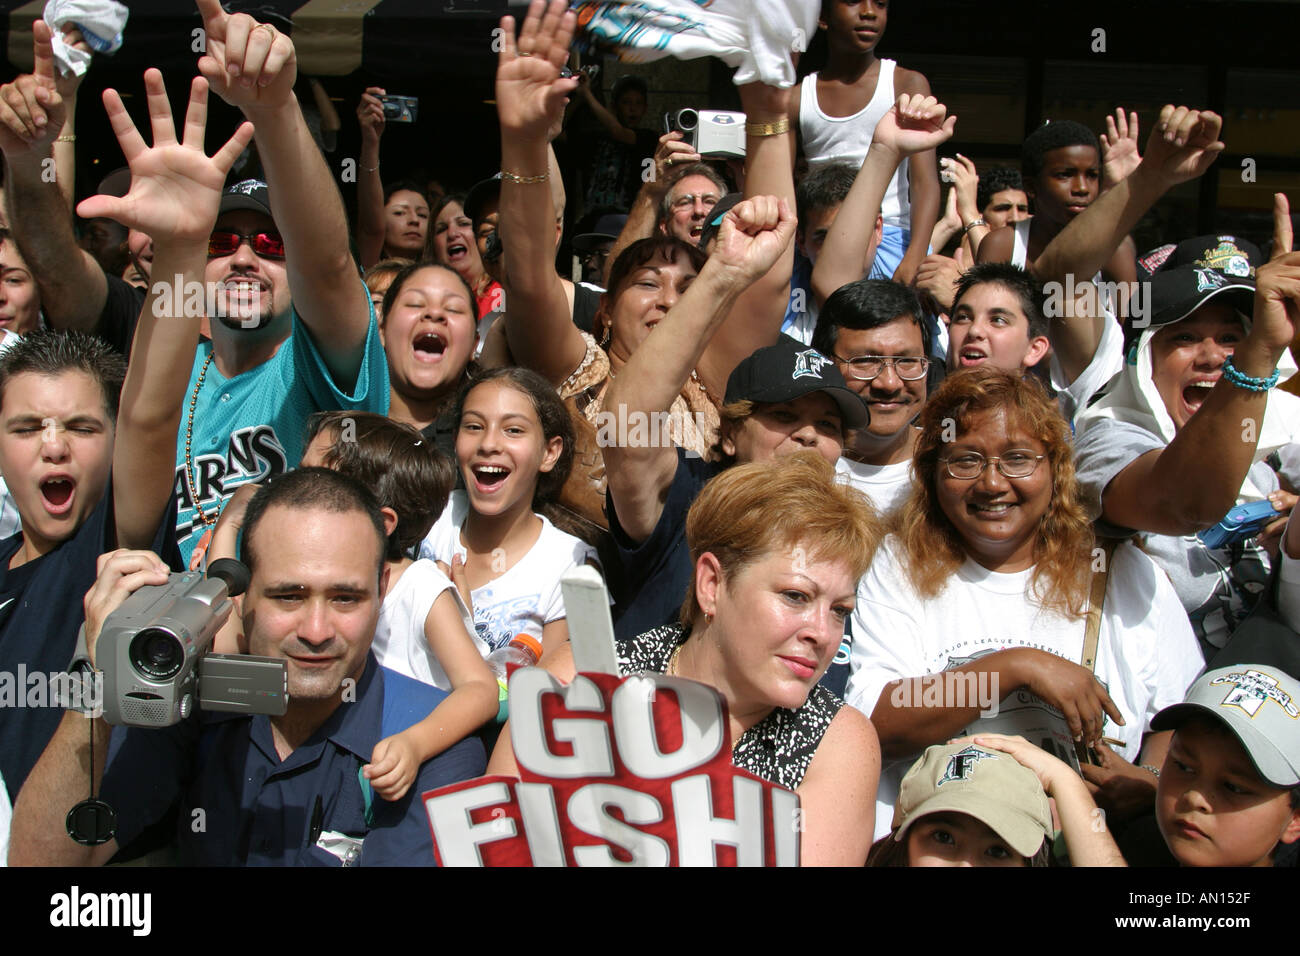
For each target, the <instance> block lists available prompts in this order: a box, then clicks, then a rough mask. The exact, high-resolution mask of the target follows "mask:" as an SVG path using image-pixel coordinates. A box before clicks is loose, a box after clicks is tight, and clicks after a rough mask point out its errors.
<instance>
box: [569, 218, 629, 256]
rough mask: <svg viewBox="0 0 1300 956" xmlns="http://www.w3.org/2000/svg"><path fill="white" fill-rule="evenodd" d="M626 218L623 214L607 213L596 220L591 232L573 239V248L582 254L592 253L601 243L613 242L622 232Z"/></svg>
mask: <svg viewBox="0 0 1300 956" xmlns="http://www.w3.org/2000/svg"><path fill="white" fill-rule="evenodd" d="M626 223H627V216H626V215H624V214H623V213H607V214H605V215H603V216H601V217H600V218H599V219H597V220H596V224H595V225H594V226H592V227H591V232H583V233H579V234H578V235H576V236H574V237H573V248H574V249H576V250H578V251H579V252H582V253H587V252H592V251H594V250H595V249H596V247H597V246H599V245H600V244H601V243H602V242H613V241H614V240H615V239H617V238H618V235H619V233H621V232H622V231H623V226H624V225H625V224H626Z"/></svg>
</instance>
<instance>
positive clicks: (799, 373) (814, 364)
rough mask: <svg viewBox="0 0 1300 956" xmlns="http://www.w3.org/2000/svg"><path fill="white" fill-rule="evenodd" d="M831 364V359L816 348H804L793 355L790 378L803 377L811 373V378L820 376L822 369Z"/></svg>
mask: <svg viewBox="0 0 1300 956" xmlns="http://www.w3.org/2000/svg"><path fill="white" fill-rule="evenodd" d="M830 364H831V360H830V359H828V358H827V357H826V356H825V355H822V353H821V352H818V351H817V350H816V349H804V350H803V351H802V352H799V353H798V354H797V355H795V357H794V374H793V375H791V376H790V377H791V378H803V377H804V376H806V375H811V376H812V377H813V378H821V377H822V369H824V368H825V367H826V366H827V365H830Z"/></svg>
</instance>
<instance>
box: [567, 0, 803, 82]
mask: <svg viewBox="0 0 1300 956" xmlns="http://www.w3.org/2000/svg"><path fill="white" fill-rule="evenodd" d="M820 9H821V3H820V0H590V2H585V3H579V4H578V5H577V12H578V26H579V28H580V29H581V30H582V31H583V32H584V33H585V34H586V35H587V36H588V37H589V38H591V39H593V40H596V41H598V42H600V43H602V44H609V45H612V46H616V47H618V49H619V59H621V60H623V61H625V62H629V63H648V62H649V61H651V60H659V59H662V58H663V57H666V56H671V57H676V58H677V59H679V60H693V59H695V58H697V57H701V56H716V57H717V58H718V59H720V60H722V61H723V62H724V63H726V64H727V65H728V66H731V67H735V68H736V77H735V82H736V85H737V86H739V85H740V84H742V83H753V82H754V81H756V80H761V81H762V82H764V83H767V84H768V85H770V86H780V87H783V88H784V87H790V86H793V85H794V64H793V63H791V62H790V52H791V51H792V50H800V51H801V50H804V49H806V48H807V46H808V38H809V37H811V36H812V34H813V31H814V30H816V29H817V14H818V11H819V10H820Z"/></svg>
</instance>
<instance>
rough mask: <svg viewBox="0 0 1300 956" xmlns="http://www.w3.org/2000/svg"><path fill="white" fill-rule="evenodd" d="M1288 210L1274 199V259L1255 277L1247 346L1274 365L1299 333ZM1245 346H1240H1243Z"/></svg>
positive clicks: (1298, 269) (1297, 276) (1297, 274)
mask: <svg viewBox="0 0 1300 956" xmlns="http://www.w3.org/2000/svg"><path fill="white" fill-rule="evenodd" d="M1292 242H1293V236H1292V232H1291V206H1290V203H1288V202H1287V198H1286V194H1285V193H1275V194H1274V196H1273V255H1272V258H1270V259H1269V261H1268V263H1267V264H1266V265H1263V266H1260V267H1259V269H1258V270H1257V271H1256V273H1255V321H1254V322H1253V323H1251V327H1250V334H1249V335H1248V336H1246V342H1248V343H1249V342H1252V341H1253V342H1256V343H1258V344H1260V345H1262V346H1263V347H1264V348H1266V349H1267V350H1268V351H1269V353H1270V354H1271V355H1272V356H1273V360H1274V364H1276V360H1277V359H1278V358H1280V357H1281V355H1282V352H1283V350H1285V349H1286V348H1287V346H1289V345H1290V344H1291V343H1292V342H1293V341H1295V338H1296V334H1297V332H1300V252H1292V251H1291V249H1292ZM1244 344H1246V343H1243V345H1244Z"/></svg>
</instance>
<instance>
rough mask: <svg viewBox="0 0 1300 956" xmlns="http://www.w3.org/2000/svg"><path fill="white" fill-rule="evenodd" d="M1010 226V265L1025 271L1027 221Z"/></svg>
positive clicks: (1027, 234)
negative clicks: (1011, 229)
mask: <svg viewBox="0 0 1300 956" xmlns="http://www.w3.org/2000/svg"><path fill="white" fill-rule="evenodd" d="M1011 225H1012V227H1013V228H1014V229H1015V232H1013V233H1012V234H1011V264H1012V265H1013V266H1017V267H1018V268H1021V269H1025V268H1027V266H1026V265H1025V263H1026V262H1027V261H1028V260H1029V220H1028V219H1021V220H1020V221H1019V222H1013V223H1012V224H1011ZM1099 274H1100V273H1099Z"/></svg>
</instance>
